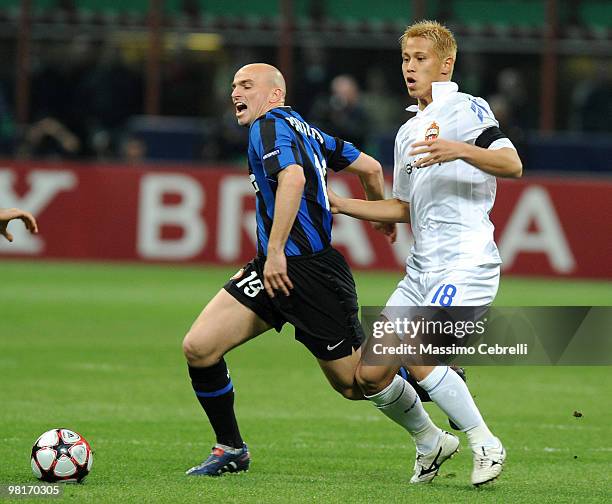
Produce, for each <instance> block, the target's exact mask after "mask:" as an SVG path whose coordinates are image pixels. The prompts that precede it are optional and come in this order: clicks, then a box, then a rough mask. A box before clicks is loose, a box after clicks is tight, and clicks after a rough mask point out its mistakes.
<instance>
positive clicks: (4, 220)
mask: <svg viewBox="0 0 612 504" xmlns="http://www.w3.org/2000/svg"><path fill="white" fill-rule="evenodd" d="M13 219H21V220H22V221H23V223H24V224H25V227H26V229H27V230H28V231H30V233H38V225H37V224H36V219H35V218H34V216H33V215H32V214H31V213H30V212H26V211H25V210H20V209H19V208H0V234H1V235H2V236H4V237H5V238H6V239H7V240H8V241H10V242H12V241H13V235H12V234H11V233H9V232H8V230H7V229H6V228H7V226H8V223H9V222H10V221H12V220H13Z"/></svg>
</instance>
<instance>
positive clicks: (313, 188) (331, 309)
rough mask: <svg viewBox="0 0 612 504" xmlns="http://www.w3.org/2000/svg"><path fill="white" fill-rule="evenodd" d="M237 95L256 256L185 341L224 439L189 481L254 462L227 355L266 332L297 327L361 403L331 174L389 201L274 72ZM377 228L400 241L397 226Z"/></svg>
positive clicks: (358, 336)
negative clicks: (352, 179) (291, 100)
mask: <svg viewBox="0 0 612 504" xmlns="http://www.w3.org/2000/svg"><path fill="white" fill-rule="evenodd" d="M232 88H233V91H232V101H233V103H234V106H235V109H236V118H237V120H238V123H239V124H240V125H242V126H248V127H249V128H250V129H249V132H250V133H249V150H248V159H249V176H250V178H251V182H252V184H253V188H254V190H255V194H256V198H257V241H258V245H257V257H255V258H254V259H253V260H252V261H251V262H250V263H249V264H247V265H246V266H245V267H244V268H242V269H241V270H240V271H239V272H238V273H237V274H236V275H234V276H233V277H232V278H231V279H230V280H229V281H228V282H227V284H225V286H224V288H223V289H221V290H220V291H219V292H218V293H217V295H216V296H215V297H214V298H213V299H212V300H211V301H210V302H209V303H208V305H207V306H206V307H205V308H204V310H203V311H202V313H201V314H200V316H199V317H198V318H197V320H196V321H195V322H194V324H193V326H192V327H191V329H190V331H189V332H188V333H187V335H186V336H185V339H184V342H183V351H184V354H185V357H186V358H187V362H188V365H189V375H190V377H191V382H192V385H193V389H194V391H195V394H196V396H197V398H198V400H199V402H200V404H201V405H202V407H203V409H204V411H205V412H206V415H207V416H208V419H209V421H210V423H211V425H212V428H213V430H214V431H215V435H216V438H217V439H216V444H215V446H214V448H213V451H212V453H211V454H210V456H209V457H208V458H207V459H206V460H205V461H204V462H203V463H202V464H200V465H198V466H195V467H193V468H191V469H190V470H189V471H187V474H190V475H208V476H217V475H220V474H222V473H224V472H238V471H246V470H247V469H248V467H249V463H250V455H249V452H248V450H247V446H246V444H245V443H244V442H243V440H242V437H241V435H240V431H239V429H238V424H237V421H236V417H235V415H234V389H233V385H232V381H231V379H230V376H229V373H228V370H227V366H226V363H225V360H224V358H223V356H224V355H225V354H226V353H227V352H228V351H229V350H231V349H232V348H234V347H236V346H238V345H240V344H242V343H244V342H245V341H248V340H249V339H251V338H253V337H255V336H257V335H259V334H261V333H263V332H265V331H267V330H268V329H271V328H274V329H276V330H277V331H280V329H281V327H282V326H283V324H284V323H285V322H289V323H290V324H292V325H293V326H294V327H295V338H296V339H297V340H298V341H300V342H301V343H303V344H304V345H305V346H306V347H307V348H308V349H309V350H310V352H311V353H312V354H313V355H314V356H315V358H316V359H317V361H318V363H319V365H320V367H321V369H322V370H323V373H324V374H325V376H326V377H327V379H328V380H329V382H330V384H331V385H332V387H333V388H334V389H335V390H337V391H338V392H340V393H341V394H342V395H343V396H344V397H346V398H348V399H363V394H362V392H361V390H360V389H359V387H358V386H357V384H356V382H355V378H354V376H355V369H356V367H357V364H358V362H359V357H360V346H361V342H362V336H363V332H362V328H361V325H360V323H359V319H358V318H357V308H358V305H357V294H356V292H355V283H354V281H353V277H352V275H351V272H350V270H349V267H348V265H347V263H346V261H345V259H344V257H343V256H342V255H341V254H340V253H339V252H338V251H336V250H335V249H334V248H333V247H332V246H331V230H332V215H331V212H330V207H329V201H328V197H327V187H326V183H327V170H328V169H331V170H333V171H340V170H345V171H349V172H352V173H355V174H357V175H358V176H359V177H360V179H361V182H362V185H363V187H364V189H365V192H366V195H367V197H368V199H383V198H384V185H383V175H382V168H381V166H380V164H379V163H378V162H377V161H376V160H375V159H373V158H371V157H370V156H368V155H366V154H364V153H362V152H360V151H359V150H358V149H357V148H356V147H355V146H353V145H352V144H350V143H348V142H344V141H343V140H341V139H339V138H334V137H331V136H329V135H327V134H326V133H324V132H323V131H321V130H319V129H317V128H315V127H313V126H311V125H309V124H308V123H307V122H306V121H304V119H302V117H301V116H300V115H299V114H298V113H297V112H295V111H294V110H292V109H291V107H288V106H285V93H286V90H285V82H284V79H283V76H282V74H281V73H280V72H279V71H278V70H277V69H276V68H274V67H272V66H270V65H266V64H252V65H247V66H245V67H243V68H241V69H240V70H239V71H238V72H237V73H236V75H235V77H234V81H233V83H232ZM379 229H380V230H381V231H383V232H384V233H385V234H387V235H388V236H389V237H390V239H392V240H393V239H394V237H395V227H394V225H391V226H386V227H385V225H379Z"/></svg>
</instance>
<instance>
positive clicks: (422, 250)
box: [393, 82, 514, 271]
mask: <svg viewBox="0 0 612 504" xmlns="http://www.w3.org/2000/svg"><path fill="white" fill-rule="evenodd" d="M458 89H459V88H458V86H457V84H455V83H454V82H434V83H433V85H432V102H431V103H430V104H429V105H428V106H427V107H425V109H424V110H418V108H417V107H416V106H414V105H413V106H412V107H408V109H407V110H409V111H416V112H417V114H416V115H415V116H414V117H412V118H411V119H409V120H408V121H406V123H405V124H404V125H403V126H402V127H401V128H400V129H399V131H398V133H397V136H396V138H395V166H394V173H393V197H394V198H397V199H399V200H402V201H406V202H408V203H410V220H411V226H412V233H413V235H414V245H413V247H412V251H411V255H410V256H408V257H407V258H406V265H407V266H409V267H412V268H415V269H417V270H420V271H435V270H441V269H449V268H454V267H463V266H478V265H483V264H500V263H501V258H500V256H499V252H498V250H497V246H496V245H495V242H494V240H493V229H494V228H493V224H492V223H491V221H490V220H489V212H490V211H491V209H492V208H493V203H494V201H495V191H496V188H497V184H496V181H495V177H494V176H493V175H489V174H487V173H485V172H483V171H482V170H479V169H478V168H476V167H475V166H473V165H471V164H469V163H466V162H465V161H463V160H460V159H458V160H455V161H451V162H447V163H441V164H437V165H433V166H428V167H425V168H415V167H414V162H415V161H416V160H417V159H418V158H419V157H424V156H425V155H423V154H421V155H420V156H410V155H409V152H410V151H411V150H412V147H411V146H412V144H414V143H415V142H419V141H423V140H426V139H427V140H432V139H435V138H444V139H446V140H455V141H460V142H467V143H470V144H474V142H475V141H476V139H477V138H478V137H479V136H480V134H481V133H482V132H483V131H484V130H486V129H487V128H490V127H492V126H499V124H498V122H497V121H496V120H495V117H494V116H493V113H492V112H491V109H490V108H489V105H488V104H487V102H486V101H485V100H483V99H482V98H476V97H473V96H471V95H468V94H465V93H459V92H458ZM502 147H512V148H514V146H513V145H512V142H511V141H510V140H508V139H507V138H503V139H499V140H496V141H494V142H493V143H492V144H491V145H490V146H489V149H499V148H502Z"/></svg>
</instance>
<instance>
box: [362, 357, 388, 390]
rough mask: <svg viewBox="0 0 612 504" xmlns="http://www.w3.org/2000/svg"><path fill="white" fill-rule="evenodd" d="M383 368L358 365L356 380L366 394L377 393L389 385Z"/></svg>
mask: <svg viewBox="0 0 612 504" xmlns="http://www.w3.org/2000/svg"><path fill="white" fill-rule="evenodd" d="M382 369H383V368H381V367H380V366H361V365H360V366H358V367H357V371H356V372H355V380H356V381H357V384H358V385H359V388H360V389H361V391H362V392H363V394H364V395H366V396H371V395H374V394H377V393H378V392H380V391H381V390H383V389H384V388H385V387H386V386H387V385H388V383H387V377H386V374H385V373H383V372H381V370H382Z"/></svg>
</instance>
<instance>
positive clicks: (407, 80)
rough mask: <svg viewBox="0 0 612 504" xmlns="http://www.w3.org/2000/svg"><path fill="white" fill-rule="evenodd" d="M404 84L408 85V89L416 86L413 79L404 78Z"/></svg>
mask: <svg viewBox="0 0 612 504" xmlns="http://www.w3.org/2000/svg"><path fill="white" fill-rule="evenodd" d="M406 84H408V87H414V86H415V84H416V80H415V79H414V77H406Z"/></svg>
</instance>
